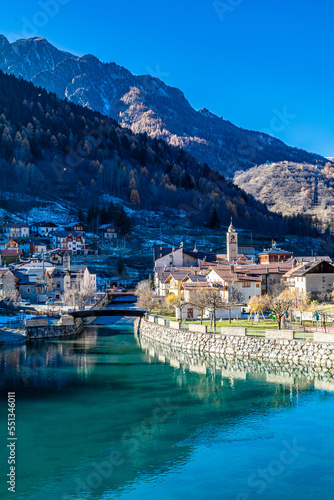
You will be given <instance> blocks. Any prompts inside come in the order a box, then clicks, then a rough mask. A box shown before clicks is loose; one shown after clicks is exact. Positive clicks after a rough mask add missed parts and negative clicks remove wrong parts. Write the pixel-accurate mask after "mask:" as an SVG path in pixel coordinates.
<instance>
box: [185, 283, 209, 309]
mask: <svg viewBox="0 0 334 500" xmlns="http://www.w3.org/2000/svg"><path fill="white" fill-rule="evenodd" d="M204 278H205V276H204ZM208 288H211V284H210V283H208V282H207V281H205V282H191V281H189V280H187V279H186V278H185V280H184V281H183V293H184V295H183V297H184V300H185V301H186V303H188V304H191V303H192V299H193V296H194V293H197V292H198V291H199V292H202V293H204V292H205V290H206V289H208Z"/></svg>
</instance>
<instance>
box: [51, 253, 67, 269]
mask: <svg viewBox="0 0 334 500" xmlns="http://www.w3.org/2000/svg"><path fill="white" fill-rule="evenodd" d="M64 257H65V255H63V254H62V253H61V252H52V253H51V252H50V256H49V257H48V260H49V261H50V262H51V263H52V264H54V265H56V266H59V265H62V264H63V259H64Z"/></svg>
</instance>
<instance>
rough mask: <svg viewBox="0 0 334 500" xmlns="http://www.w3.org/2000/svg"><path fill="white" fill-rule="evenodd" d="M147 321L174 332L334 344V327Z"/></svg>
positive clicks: (149, 317) (156, 317) (157, 318)
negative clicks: (226, 325) (212, 324)
mask: <svg viewBox="0 0 334 500" xmlns="http://www.w3.org/2000/svg"><path fill="white" fill-rule="evenodd" d="M146 319H147V320H148V321H149V322H151V323H156V324H157V325H161V326H168V327H170V328H172V329H174V330H188V331H191V332H194V333H212V334H222V335H234V336H246V337H262V338H268V339H281V340H293V339H296V340H308V341H309V340H317V341H322V342H325V341H326V342H334V327H328V326H325V327H324V326H322V327H320V326H319V327H316V326H314V327H312V326H306V327H304V326H300V325H287V326H286V328H285V329H284V330H278V329H269V328H267V329H266V328H263V329H260V328H258V329H256V328H251V327H250V328H247V327H246V328H238V327H235V326H231V327H221V326H218V327H217V326H216V328H214V327H213V326H207V325H200V323H196V324H192V323H190V322H185V321H173V320H172V319H170V318H167V317H164V316H159V315H152V314H151V315H147V316H146ZM320 339H323V340H320ZM325 339H326V340H325Z"/></svg>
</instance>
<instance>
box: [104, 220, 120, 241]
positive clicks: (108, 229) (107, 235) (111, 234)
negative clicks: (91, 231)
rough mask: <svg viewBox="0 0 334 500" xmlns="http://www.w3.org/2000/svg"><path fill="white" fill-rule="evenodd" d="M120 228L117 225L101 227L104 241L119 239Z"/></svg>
mask: <svg viewBox="0 0 334 500" xmlns="http://www.w3.org/2000/svg"><path fill="white" fill-rule="evenodd" d="M117 233H118V227H117V226H115V224H103V225H102V226H100V227H99V235H100V236H101V237H102V238H104V239H106V240H107V239H115V238H117Z"/></svg>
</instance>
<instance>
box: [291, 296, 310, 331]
mask: <svg viewBox="0 0 334 500" xmlns="http://www.w3.org/2000/svg"><path fill="white" fill-rule="evenodd" d="M291 294H292V298H293V305H292V307H293V308H295V309H298V311H299V313H300V324H301V325H302V324H303V312H304V311H307V309H309V307H310V304H311V302H310V297H309V295H308V294H307V293H306V292H302V291H301V290H294V291H293V292H291Z"/></svg>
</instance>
